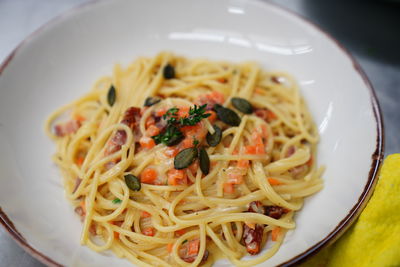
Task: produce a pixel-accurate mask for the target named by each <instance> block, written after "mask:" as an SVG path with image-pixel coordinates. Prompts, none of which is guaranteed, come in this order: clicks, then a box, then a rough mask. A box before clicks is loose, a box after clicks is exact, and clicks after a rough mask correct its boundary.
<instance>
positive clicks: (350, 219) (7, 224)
mask: <svg viewBox="0 0 400 267" xmlns="http://www.w3.org/2000/svg"><path fill="white" fill-rule="evenodd" d="M103 1H105V0H89V1H88V2H85V3H82V4H79V5H77V6H75V7H72V8H70V9H68V10H66V11H64V12H63V13H61V14H59V15H57V16H55V17H53V18H52V19H50V20H49V21H47V22H45V23H44V24H43V25H41V26H40V27H39V28H37V29H36V30H35V31H33V32H32V33H30V34H29V35H28V36H27V37H26V38H25V39H23V40H22V41H21V42H20V43H19V44H18V45H17V46H16V47H15V48H14V49H13V50H12V52H11V53H10V54H9V55H8V56H7V57H5V59H4V60H3V62H2V63H1V64H0V76H1V75H2V73H3V71H4V70H5V69H6V67H7V66H8V65H9V63H10V62H11V61H12V59H13V58H14V56H15V55H16V54H17V53H18V51H19V49H20V48H21V47H23V46H25V45H28V44H29V42H30V41H31V40H32V39H34V38H35V36H36V35H37V34H38V33H40V32H42V31H43V30H45V29H47V28H48V27H49V26H51V25H52V24H54V23H55V22H58V21H61V20H62V19H65V18H66V17H68V16H70V15H73V14H74V13H76V12H77V11H78V10H80V9H82V8H84V7H86V6H91V5H95V4H97V3H99V2H103ZM252 2H259V3H260V4H264V5H267V6H272V7H273V8H276V9H280V10H281V11H283V12H286V13H288V14H289V15H291V16H294V17H297V18H298V19H300V20H301V21H303V22H304V23H306V24H308V25H309V26H311V27H312V28H313V29H314V30H316V31H317V32H319V33H320V34H322V35H323V36H325V37H326V38H327V39H329V40H330V41H331V42H332V43H333V44H334V45H335V46H336V47H337V48H339V49H340V51H341V52H342V53H343V54H344V55H345V56H347V58H348V59H350V61H351V62H352V64H353V68H354V70H355V71H356V72H357V73H358V75H360V77H361V78H362V80H363V82H364V84H365V86H366V87H367V89H368V91H369V94H370V101H371V102H370V103H371V105H372V110H373V114H374V118H375V123H376V131H377V137H376V144H375V145H376V148H375V151H374V152H373V153H372V155H371V166H370V170H369V174H368V179H367V182H366V184H365V186H364V190H363V192H362V193H361V195H360V196H359V198H358V201H357V202H356V203H355V204H354V205H353V207H352V208H351V209H350V211H349V212H348V213H347V215H346V216H345V217H344V218H343V219H342V220H341V221H340V222H339V223H338V224H337V225H336V227H335V228H334V229H333V230H332V231H331V232H330V233H329V234H328V235H327V236H325V237H324V238H323V239H322V240H320V241H319V242H317V243H316V244H314V245H313V246H311V247H310V248H308V249H307V250H306V251H304V252H302V253H300V254H298V255H296V256H294V257H293V258H291V259H290V260H287V261H286V262H283V263H281V264H279V265H278V266H293V265H295V264H299V263H302V262H304V261H305V260H306V259H308V258H310V257H311V256H312V255H314V254H316V253H317V252H318V251H320V250H321V249H323V248H324V247H327V246H328V245H330V244H332V243H334V242H335V241H336V240H337V239H338V238H339V237H340V236H341V235H342V234H344V232H345V231H346V230H347V229H348V228H349V227H350V226H351V225H352V224H353V223H354V222H355V220H356V219H357V218H358V216H359V215H360V214H361V212H362V211H363V209H364V208H365V206H366V204H367V203H368V200H369V199H370V197H371V196H372V193H373V191H374V189H375V186H376V184H377V181H378V172H379V169H380V167H381V164H382V161H383V158H384V144H385V138H384V123H383V116H382V111H381V108H380V105H379V102H378V98H377V96H376V92H375V89H374V87H373V86H372V84H371V82H370V81H369V79H368V77H367V75H366V74H365V72H364V71H363V69H362V68H361V66H360V64H359V63H358V62H357V60H356V59H355V58H354V57H353V56H352V54H351V53H350V52H349V51H348V50H347V49H346V48H345V47H344V46H343V45H342V44H341V43H340V42H339V41H338V40H336V39H335V38H334V37H333V36H332V35H330V34H329V33H327V32H326V31H325V30H324V29H322V28H321V27H320V26H319V25H317V24H315V23H314V22H312V21H311V20H309V19H308V18H306V17H304V16H303V15H300V14H298V13H296V12H294V11H292V10H290V9H288V8H286V7H283V6H280V5H279V4H276V3H271V2H265V1H262V0H253V1H252ZM0 225H2V226H3V227H4V228H5V230H7V232H8V233H9V234H10V235H11V237H12V239H14V241H15V242H17V244H18V245H19V246H20V247H22V248H23V249H24V250H25V251H26V252H27V253H29V254H30V255H31V256H33V257H34V258H36V259H37V260H39V261H40V262H42V263H44V264H46V265H48V266H57V267H58V266H63V265H62V264H60V263H58V262H56V261H55V260H53V259H52V258H50V256H47V255H45V254H43V253H42V252H40V251H38V250H37V249H35V248H34V247H33V246H32V245H31V244H30V243H29V242H28V241H27V240H26V239H25V238H24V236H23V235H22V234H21V233H19V232H18V230H17V228H16V227H15V225H14V224H13V222H12V221H11V219H10V218H9V217H8V216H7V214H6V213H5V212H4V211H3V210H2V209H1V206H0Z"/></svg>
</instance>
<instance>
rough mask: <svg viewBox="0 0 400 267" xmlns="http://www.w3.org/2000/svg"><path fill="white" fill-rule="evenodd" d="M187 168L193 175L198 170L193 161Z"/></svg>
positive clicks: (196, 163)
mask: <svg viewBox="0 0 400 267" xmlns="http://www.w3.org/2000/svg"><path fill="white" fill-rule="evenodd" d="M188 168H189V170H190V172H191V173H192V174H193V175H196V173H197V169H198V168H199V163H198V162H197V161H195V162H193V163H192V164H190V166H189V167H188Z"/></svg>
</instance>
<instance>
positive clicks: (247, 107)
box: [231, 97, 253, 114]
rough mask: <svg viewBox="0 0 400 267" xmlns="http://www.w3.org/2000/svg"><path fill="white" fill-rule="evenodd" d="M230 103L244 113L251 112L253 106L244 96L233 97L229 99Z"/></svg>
mask: <svg viewBox="0 0 400 267" xmlns="http://www.w3.org/2000/svg"><path fill="white" fill-rule="evenodd" d="M231 103H232V105H233V106H234V107H235V108H236V109H237V110H239V111H241V112H243V113H245V114H251V113H253V106H252V105H251V104H250V102H249V101H247V100H246V99H244V98H240V97H234V98H232V99H231Z"/></svg>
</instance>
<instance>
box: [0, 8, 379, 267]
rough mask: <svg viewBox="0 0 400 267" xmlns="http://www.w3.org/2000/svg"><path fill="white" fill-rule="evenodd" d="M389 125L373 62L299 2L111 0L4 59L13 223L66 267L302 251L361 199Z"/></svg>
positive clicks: (228, 260)
mask: <svg viewBox="0 0 400 267" xmlns="http://www.w3.org/2000/svg"><path fill="white" fill-rule="evenodd" d="M211 6H212V9H211V8H210V7H211ZM182 10H184V11H185V12H181V11H182ZM22 77H23V78H22ZM382 132H383V126H382V121H381V115H380V110H379V106H378V103H377V100H376V97H375V94H374V91H373V89H372V87H371V85H370V84H369V82H368V80H367V79H366V77H365V75H364V74H363V72H362V71H361V69H360V67H359V65H358V64H357V63H356V62H355V61H354V60H353V59H352V58H351V56H350V55H349V54H348V53H347V52H346V51H345V50H344V49H343V48H341V46H340V45H338V44H337V42H336V41H335V40H334V39H332V38H331V37H329V36H328V35H327V34H325V33H324V32H323V31H322V30H320V29H318V28H317V27H315V26H314V25H312V24H311V23H309V22H307V21H305V20H304V19H302V18H300V17H298V16H296V15H294V14H292V13H290V12H288V11H285V10H282V9H281V8H279V7H276V6H274V5H271V4H268V3H264V2H261V1H244V0H243V1H242V0H239V1H228V0H227V1H218V2H211V0H210V1H202V2H199V1H181V0H173V1H163V2H159V1H146V2H144V1H141V2H140V1H128V0H122V1H97V2H93V3H90V4H87V5H84V6H81V7H79V8H77V9H75V10H74V11H72V12H70V13H67V14H65V15H63V16H61V17H59V18H58V19H56V20H54V21H53V22H51V23H50V24H48V25H46V26H45V27H43V28H42V29H41V30H40V31H38V32H37V33H35V34H34V35H33V36H31V37H30V38H29V39H27V40H26V41H25V42H24V43H22V44H21V45H20V46H19V47H18V48H17V49H16V50H15V51H14V52H13V54H12V55H10V57H9V58H8V59H7V60H6V61H5V62H4V63H3V65H2V66H1V72H0V136H1V138H0V151H1V159H2V160H1V161H0V162H1V163H0V171H1V178H0V208H1V209H0V222H1V223H2V224H3V226H5V228H6V229H7V230H8V231H9V232H10V233H11V235H12V236H13V237H14V239H15V240H16V241H17V242H18V243H19V244H20V245H21V246H22V247H23V248H25V249H26V250H27V251H29V252H30V253H31V254H32V255H33V256H35V257H37V258H38V259H40V260H41V261H43V262H44V263H46V264H48V265H53V266H110V265H112V264H113V265H117V266H231V265H235V266H255V265H259V266H276V265H282V266H287V265H291V264H296V263H299V262H300V261H302V260H304V259H305V258H307V257H309V256H310V255H312V254H314V253H315V252H316V251H318V250H320V249H321V248H322V247H324V246H326V245H328V244H329V243H331V242H333V241H334V240H335V239H336V238H338V237H339V236H340V235H341V234H342V233H343V232H344V231H345V229H346V228H347V227H348V226H350V225H351V223H352V222H353V221H354V219H355V218H356V217H357V215H358V214H359V213H360V211H361V210H362V208H363V206H364V205H365V203H366V201H367V200H368V198H369V196H370V195H371V193H372V191H373V188H374V185H375V183H376V178H375V176H376V172H377V170H378V168H379V165H380V162H381V160H382V157H383V150H382V149H383V148H382V147H383V133H382Z"/></svg>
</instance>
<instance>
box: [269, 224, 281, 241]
mask: <svg viewBox="0 0 400 267" xmlns="http://www.w3.org/2000/svg"><path fill="white" fill-rule="evenodd" d="M280 234H281V228H280V227H279V226H277V227H275V228H274V229H272V233H271V239H272V241H276V240H278V237H279V235H280Z"/></svg>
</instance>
